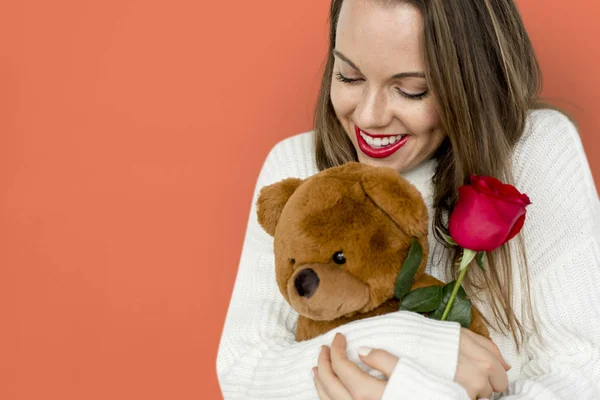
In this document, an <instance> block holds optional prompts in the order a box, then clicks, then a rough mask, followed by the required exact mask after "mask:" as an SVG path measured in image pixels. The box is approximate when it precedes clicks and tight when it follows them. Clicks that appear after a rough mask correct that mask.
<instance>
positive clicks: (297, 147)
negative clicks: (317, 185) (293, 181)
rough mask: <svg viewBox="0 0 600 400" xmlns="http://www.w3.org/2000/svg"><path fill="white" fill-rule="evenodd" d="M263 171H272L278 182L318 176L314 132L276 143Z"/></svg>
mask: <svg viewBox="0 0 600 400" xmlns="http://www.w3.org/2000/svg"><path fill="white" fill-rule="evenodd" d="M263 169H266V170H269V171H272V173H273V175H274V176H276V177H277V180H281V179H285V178H300V179H306V178H308V177H309V176H312V175H314V174H316V173H317V172H318V168H317V163H316V158H315V145H314V131H307V132H303V133H298V134H295V135H293V136H289V137H286V138H284V139H281V140H279V141H278V142H276V143H275V145H273V147H272V148H271V150H270V151H269V154H268V155H267V158H266V160H265V162H264V166H263Z"/></svg>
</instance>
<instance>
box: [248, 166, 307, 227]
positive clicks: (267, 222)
mask: <svg viewBox="0 0 600 400" xmlns="http://www.w3.org/2000/svg"><path fill="white" fill-rule="evenodd" d="M302 182H304V181H303V180H302V179H298V178H287V179H284V180H282V181H281V182H278V183H274V184H272V185H268V186H265V187H263V188H262V189H260V193H259V195H258V200H257V202H256V213H257V214H258V223H259V224H260V226H262V228H263V229H264V230H265V231H266V232H267V233H268V234H269V235H271V236H275V228H276V227H277V222H278V221H279V217H280V216H281V212H282V211H283V207H284V206H285V205H286V203H287V202H288V200H289V199H290V197H292V194H294V192H295V191H296V189H297V188H298V186H300V184H301V183H302Z"/></svg>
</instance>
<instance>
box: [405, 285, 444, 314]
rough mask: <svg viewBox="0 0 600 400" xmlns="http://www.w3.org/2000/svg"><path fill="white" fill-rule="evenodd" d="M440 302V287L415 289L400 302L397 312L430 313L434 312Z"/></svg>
mask: <svg viewBox="0 0 600 400" xmlns="http://www.w3.org/2000/svg"><path fill="white" fill-rule="evenodd" d="M441 301H442V287H441V286H429V287H424V288H419V289H415V290H413V291H412V292H410V293H409V294H407V295H406V297H405V298H404V299H403V300H402V303H400V308H399V310H408V311H414V312H430V311H433V310H435V309H436V308H437V307H438V306H439V305H440V302H441Z"/></svg>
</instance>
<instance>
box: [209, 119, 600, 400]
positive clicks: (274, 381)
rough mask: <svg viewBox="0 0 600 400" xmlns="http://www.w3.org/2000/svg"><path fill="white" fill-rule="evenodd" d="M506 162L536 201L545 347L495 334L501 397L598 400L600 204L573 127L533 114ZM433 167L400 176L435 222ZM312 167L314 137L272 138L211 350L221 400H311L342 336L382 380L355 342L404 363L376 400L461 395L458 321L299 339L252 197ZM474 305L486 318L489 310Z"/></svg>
mask: <svg viewBox="0 0 600 400" xmlns="http://www.w3.org/2000/svg"><path fill="white" fill-rule="evenodd" d="M512 162H513V174H514V177H515V181H516V182H515V183H516V187H517V188H518V189H519V190H520V191H521V192H524V193H526V194H527V195H528V196H529V197H530V198H531V200H532V204H531V205H530V206H529V207H528V208H527V212H528V214H527V220H526V222H525V226H524V228H523V231H522V235H523V237H524V239H525V248H526V252H527V258H528V267H529V268H528V273H529V279H530V284H531V291H530V293H531V297H532V305H533V309H534V313H535V316H536V322H537V323H538V326H539V331H540V333H541V335H540V336H541V338H542V340H540V338H539V337H537V336H534V335H531V336H529V337H528V338H527V340H526V342H525V343H524V348H523V350H522V351H521V353H520V354H518V353H517V351H516V346H515V344H514V341H513V340H512V336H504V335H501V334H498V333H496V332H492V339H493V341H494V342H495V343H496V344H497V345H498V347H499V348H500V351H501V352H502V354H503V356H504V358H505V359H506V361H507V362H508V363H509V364H510V365H511V366H512V369H511V370H510V371H509V372H508V377H509V382H510V387H509V389H508V391H507V392H506V393H504V396H503V398H506V399H540V398H543V399H547V400H550V399H567V398H569V399H575V398H576V399H592V398H594V399H597V398H600V290H599V288H600V201H599V198H598V193H597V191H596V187H595V185H594V180H593V178H592V174H591V171H590V168H589V165H588V162H587V159H586V156H585V153H584V150H583V147H582V144H581V140H580V138H579V135H578V132H577V130H576V128H575V126H574V125H573V124H572V123H571V122H570V121H569V120H568V118H567V117H566V116H564V115H563V114H561V113H559V112H557V111H553V110H534V111H530V112H529V113H528V117H527V121H526V126H525V131H524V134H523V136H522V138H521V140H520V141H519V143H518V144H517V146H516V148H515V151H514V155H513V159H512ZM434 168H435V161H434V160H430V161H426V162H424V163H422V164H421V165H420V166H418V167H417V168H415V169H413V170H411V171H407V172H405V173H403V174H402V175H403V176H404V177H405V178H407V179H408V180H409V181H410V182H411V183H413V184H414V185H415V186H416V187H417V189H419V191H420V192H421V194H422V195H423V198H424V200H425V202H426V204H427V206H428V209H429V213H430V217H431V216H432V215H433V211H434V210H433V209H432V185H431V178H432V176H433V172H434ZM317 172H318V170H317V167H316V164H315V160H314V148H313V132H306V133H303V134H299V135H295V136H292V137H290V138H287V139H285V140H283V141H281V142H279V143H277V144H276V145H275V146H274V147H273V148H272V149H271V151H270V152H269V154H268V156H267V158H266V160H265V162H264V164H263V167H262V169H261V172H260V174H259V177H258V181H257V183H256V187H255V190H254V194H253V197H252V205H251V209H250V216H249V219H248V224H247V230H246V236H245V239H244V244H243V248H242V254H241V259H240V264H239V269H238V273H237V277H236V280H235V284H234V288H233V294H232V297H231V302H230V304H229V309H228V312H227V317H226V320H225V325H224V329H223V335H222V337H221V341H220V344H219V349H218V356H217V374H218V379H219V384H220V386H221V390H222V393H223V396H224V398H225V399H226V400H229V399H311V400H312V399H318V395H317V393H316V390H315V388H314V383H313V377H312V367H314V366H316V365H317V356H318V354H319V351H320V348H321V346H322V345H324V344H326V345H329V344H331V341H332V340H333V336H334V334H335V332H342V333H343V334H344V335H345V336H346V338H347V341H348V346H347V348H348V357H349V358H350V359H351V360H352V361H354V362H356V363H357V364H358V365H359V366H360V367H361V368H363V369H364V370H366V371H369V372H370V373H371V374H373V375H375V376H381V375H380V374H378V373H377V372H376V371H372V370H369V369H368V368H367V367H366V366H365V365H364V364H362V363H361V362H360V361H359V358H358V354H357V349H358V347H360V346H368V347H373V348H381V349H385V350H387V351H389V352H391V353H393V354H395V355H397V356H399V357H400V361H399V363H398V365H397V366H396V369H395V370H394V373H393V374H392V377H391V378H390V380H389V385H388V387H387V388H386V391H385V393H384V398H383V400H392V399H400V398H402V399H413V398H418V399H421V398H423V399H425V398H432V399H433V398H436V399H468V396H467V394H466V391H465V390H464V389H463V388H462V387H461V386H460V385H458V384H457V383H455V382H453V378H454V374H455V371H456V365H457V358H458V340H459V333H460V329H459V328H460V327H459V325H458V324H457V323H453V322H446V321H445V322H441V321H435V320H430V319H427V318H424V317H422V316H421V315H418V314H415V313H410V312H406V311H399V312H395V313H392V314H387V315H382V316H378V317H374V318H369V319H364V320H360V321H354V322H352V323H350V324H347V325H344V326H342V327H339V328H337V329H336V330H334V331H332V332H329V333H327V334H325V335H322V336H319V337H317V338H314V339H312V340H309V341H305V342H296V341H295V339H294V338H295V323H296V319H297V316H298V315H297V313H296V312H295V311H294V310H293V309H292V308H291V307H290V306H289V305H288V304H287V303H286V302H285V300H284V299H283V297H282V295H281V294H280V293H279V290H278V288H277V286H276V281H275V275H274V271H275V267H274V257H273V238H272V237H271V236H269V235H268V234H267V233H266V232H264V231H263V230H262V228H261V227H260V226H259V225H258V222H257V218H256V200H257V196H258V193H259V191H260V189H261V188H262V187H263V186H266V185H269V184H272V183H275V182H278V181H280V180H282V179H284V178H288V177H297V178H302V179H305V178H308V177H310V176H311V175H313V174H315V173H317ZM429 229H430V232H429V233H430V235H429V243H430V248H431V249H432V250H431V251H430V254H429V259H428V265H427V273H429V274H431V275H433V276H435V277H436V278H438V279H441V280H444V281H447V280H448V279H447V277H446V276H445V273H444V270H445V263H446V260H447V258H448V256H449V255H448V253H447V251H446V250H445V249H444V248H443V246H441V245H440V244H439V243H437V242H436V241H435V239H434V238H433V232H432V230H431V223H430V227H429ZM512 242H515V241H512ZM511 251H513V249H511ZM513 254H514V253H513ZM513 260H518V259H517V258H513ZM515 262H516V261H515ZM513 270H514V285H515V290H514V292H515V293H514V297H513V300H514V306H515V312H516V313H517V316H518V317H519V318H523V317H524V315H525V314H523V313H522V311H521V309H522V307H524V301H521V298H522V296H521V290H520V285H521V284H520V282H521V279H520V272H519V271H522V270H523V269H522V268H519V266H518V265H515V267H514V268H513ZM525 298H526V297H524V299H525ZM476 305H477V306H478V308H479V309H480V310H481V311H482V312H483V313H484V315H486V316H487V317H488V318H491V319H493V317H492V315H491V311H490V309H489V307H488V306H486V305H485V304H476Z"/></svg>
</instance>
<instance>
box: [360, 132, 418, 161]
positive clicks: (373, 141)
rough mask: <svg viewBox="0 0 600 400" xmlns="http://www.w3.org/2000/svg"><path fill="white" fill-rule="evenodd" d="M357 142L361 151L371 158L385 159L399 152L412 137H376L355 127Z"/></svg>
mask: <svg viewBox="0 0 600 400" xmlns="http://www.w3.org/2000/svg"><path fill="white" fill-rule="evenodd" d="M354 131H355V133H356V140H357V141H358V147H359V148H360V150H361V151H362V152H363V153H364V154H366V155H367V156H369V157H373V158H385V157H389V156H390V155H392V154H393V153H395V152H396V151H398V150H399V149H400V148H401V147H402V146H404V144H406V142H407V141H408V139H409V137H410V135H408V134H404V133H401V134H397V135H374V134H371V133H368V132H365V131H363V130H362V129H360V128H359V127H358V126H356V125H354Z"/></svg>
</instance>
